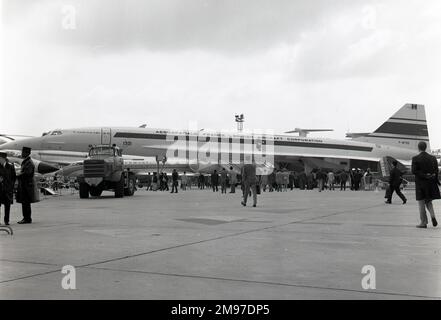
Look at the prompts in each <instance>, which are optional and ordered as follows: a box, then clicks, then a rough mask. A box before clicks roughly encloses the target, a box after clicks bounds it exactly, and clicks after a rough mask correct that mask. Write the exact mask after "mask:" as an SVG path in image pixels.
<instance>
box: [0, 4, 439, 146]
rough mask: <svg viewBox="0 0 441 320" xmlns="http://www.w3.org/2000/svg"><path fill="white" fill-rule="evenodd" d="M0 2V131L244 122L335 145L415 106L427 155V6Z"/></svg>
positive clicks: (430, 42) (433, 61) (432, 89)
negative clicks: (423, 111) (423, 113)
mask: <svg viewBox="0 0 441 320" xmlns="http://www.w3.org/2000/svg"><path fill="white" fill-rule="evenodd" d="M0 1H1V28H0V40H1V41H0V46H1V47H0V54H1V60H0V61H1V62H2V63H1V65H0V68H1V70H0V77H1V78H0V81H1V82H0V88H1V89H0V90H1V91H0V133H7V134H24V135H37V136H39V135H41V134H42V133H43V132H46V131H49V130H52V129H56V128H73V127H85V126H139V125H141V124H147V126H148V127H154V128H179V129H180V128H183V129H184V128H187V127H188V125H189V123H192V124H193V125H194V123H195V122H197V126H198V127H199V128H205V129H212V130H234V129H235V127H236V123H235V122H234V115H235V114H244V115H245V124H244V126H245V128H248V129H260V130H274V131H275V132H280V133H282V132H285V131H288V130H292V129H294V128H297V127H301V128H333V129H335V131H334V132H330V133H322V134H313V135H312V136H323V137H329V138H341V139H344V138H345V133H346V132H372V131H374V130H375V129H376V128H377V127H379V126H380V125H381V124H382V123H383V122H385V121H386V120H387V119H388V118H389V117H390V116H392V115H393V114H394V113H395V112H396V111H397V110H398V109H399V108H400V107H401V106H403V105H404V104H405V103H418V104H424V105H426V108H427V114H428V118H429V133H430V136H431V145H432V148H441V126H437V125H438V123H439V119H441V108H440V107H441V95H440V89H441V58H440V57H441V1H439V0H424V1H417V0H383V1H374V0H364V1H358V0H336V1H329V0H301V1H300V0H297V1H296V0H271V1H270V0H146V1H137V0H125V1H119V0H70V1H67V0H66V1H64V0H50V1H49V0H0Z"/></svg>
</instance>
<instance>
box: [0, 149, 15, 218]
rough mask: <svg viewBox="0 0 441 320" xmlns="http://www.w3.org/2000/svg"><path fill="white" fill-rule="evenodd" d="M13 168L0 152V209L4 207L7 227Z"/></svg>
mask: <svg viewBox="0 0 441 320" xmlns="http://www.w3.org/2000/svg"><path fill="white" fill-rule="evenodd" d="M15 180H16V175H15V167H14V165H13V164H12V163H9V162H8V159H7V155H6V153H3V152H0V207H1V205H3V206H4V207H5V217H4V222H5V225H7V226H8V225H9V213H10V211H11V205H12V204H13V202H14V184H15Z"/></svg>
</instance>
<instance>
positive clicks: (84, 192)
mask: <svg viewBox="0 0 441 320" xmlns="http://www.w3.org/2000/svg"><path fill="white" fill-rule="evenodd" d="M87 198H89V185H88V184H87V183H80V199H87Z"/></svg>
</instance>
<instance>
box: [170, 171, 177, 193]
mask: <svg viewBox="0 0 441 320" xmlns="http://www.w3.org/2000/svg"><path fill="white" fill-rule="evenodd" d="M178 180H179V174H178V172H177V171H176V169H173V172H172V191H171V192H170V193H178Z"/></svg>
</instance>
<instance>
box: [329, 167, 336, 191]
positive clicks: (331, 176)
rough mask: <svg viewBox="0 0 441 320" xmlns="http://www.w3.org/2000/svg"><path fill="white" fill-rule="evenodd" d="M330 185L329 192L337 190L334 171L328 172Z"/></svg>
mask: <svg viewBox="0 0 441 320" xmlns="http://www.w3.org/2000/svg"><path fill="white" fill-rule="evenodd" d="M328 184H329V190H335V185H334V184H335V174H334V171H329V172H328Z"/></svg>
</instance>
